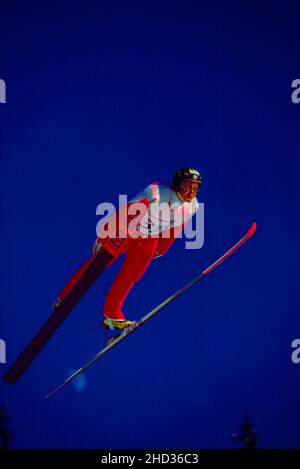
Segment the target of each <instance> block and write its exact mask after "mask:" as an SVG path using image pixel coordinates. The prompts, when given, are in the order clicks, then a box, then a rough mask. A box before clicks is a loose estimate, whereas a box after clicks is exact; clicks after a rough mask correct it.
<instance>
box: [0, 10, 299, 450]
mask: <svg viewBox="0 0 300 469" xmlns="http://www.w3.org/2000/svg"><path fill="white" fill-rule="evenodd" d="M298 16H299V6H294V8H291V7H288V6H287V5H286V6H282V5H280V6H279V5H277V4H274V3H272V2H267V3H264V4H263V5H262V4H261V3H260V2H251V3H250V2H245V3H243V4H239V3H238V2H214V3H213V5H212V4H209V3H206V2H185V3H183V2H182V3H179V2H177V3H175V4H174V3H173V4H172V5H171V4H170V3H169V2H161V3H155V2H154V3H153V2H142V3H141V2H139V3H134V2H128V3H127V4H126V5H125V3H124V2H110V3H109V4H104V3H103V2H99V3H98V4H95V3H94V2H90V3H89V2H87V3H85V4H81V5H80V4H78V3H76V2H75V3H73V4H72V5H71V4H68V3H67V2H64V3H56V2H51V4H48V5H47V4H44V3H43V5H41V4H37V3H35V2H26V4H23V3H21V2H19V3H18V2H17V3H14V4H6V5H2V6H1V17H2V21H1V31H0V44H1V45H0V47H1V55H0V56H1V61H0V64H1V68H0V78H1V79H3V80H5V82H6V86H7V102H6V104H0V120H1V126H0V157H1V160H0V169H1V185H0V194H1V206H0V207H1V219H2V224H1V227H2V229H1V250H2V252H1V258H2V262H1V266H2V270H1V290H0V292H1V293H0V294H1V306H2V307H1V317H0V327H1V328H0V337H1V338H2V339H4V340H5V341H6V344H7V362H8V363H7V365H3V364H2V365H1V369H2V371H3V373H4V372H5V370H6V369H7V366H8V365H9V364H10V363H12V361H13V360H14V359H15V358H16V356H17V355H18V354H19V353H20V351H21V350H22V348H23V347H24V346H25V345H26V344H27V343H28V341H29V340H30V338H31V337H32V336H33V334H34V333H35V332H36V331H37V330H38V328H39V327H40V326H41V325H42V324H43V322H44V321H45V320H46V319H47V317H48V316H49V314H50V311H51V306H52V303H53V301H54V299H55V298H56V296H57V294H58V292H59V291H60V290H61V288H62V287H63V285H64V284H65V283H66V282H67V280H68V279H69V277H70V276H71V275H72V273H73V272H74V270H76V268H77V267H79V266H80V265H81V264H82V263H83V262H84V261H85V260H86V259H87V258H88V256H89V255H90V250H91V247H92V244H93V242H94V239H95V228H96V223H97V221H98V217H97V216H96V207H97V205H98V204H99V203H100V202H102V201H110V202H113V203H116V202H117V200H118V194H119V193H120V194H128V196H129V197H132V196H134V195H135V194H136V193H138V192H139V191H140V190H141V189H143V187H145V186H146V185H147V184H149V183H150V182H152V181H161V182H163V183H167V182H168V181H170V179H171V178H172V176H173V173H174V172H175V170H176V169H177V168H179V167H182V166H186V165H191V166H195V167H197V168H199V170H200V171H201V173H202V175H203V181H204V182H203V188H202V189H201V192H200V194H199V200H200V201H201V202H204V203H205V243H204V246H203V248H202V249H201V250H198V251H190V250H186V249H184V241H183V240H178V241H177V242H176V243H175V244H174V246H173V247H172V248H171V249H170V251H169V252H168V254H167V255H166V256H165V257H163V258H161V259H158V260H157V261H156V262H153V264H152V265H151V266H150V268H149V270H148V271H147V273H146V274H145V276H144V277H143V279H142V280H141V281H140V282H139V283H138V284H137V285H136V286H135V288H134V290H132V292H131V294H130V296H129V297H128V300H127V301H126V306H125V308H124V309H125V311H126V314H127V315H128V317H129V316H130V318H133V319H138V318H140V317H141V316H143V315H144V314H145V313H147V312H148V311H149V310H150V309H151V308H153V307H154V306H156V305H157V304H158V303H160V302H161V301H162V300H163V299H165V298H166V297H167V296H168V295H170V294H171V293H172V292H174V291H175V290H177V289H178V288H180V287H182V286H183V285H184V284H186V283H187V282H189V281H190V280H192V279H193V278H194V277H195V276H196V275H198V274H199V273H200V272H201V271H202V270H203V269H204V268H206V267H207V266H208V265H209V264H210V263H211V262H213V261H214V260H215V259H216V258H217V257H219V256H220V255H221V254H223V252H224V251H225V250H227V249H228V248H229V247H231V245H232V244H234V243H235V242H236V241H237V240H238V239H240V237H241V236H242V235H243V234H244V233H245V232H246V230H247V229H248V228H249V226H250V224H251V223H252V222H253V221H256V222H257V225H258V229H257V233H256V235H255V237H254V238H253V239H252V240H251V241H250V242H249V243H248V244H247V245H245V246H244V247H243V248H242V249H241V251H240V252H238V253H237V254H236V255H235V256H234V257H233V258H232V259H230V260H229V261H228V262H226V264H224V265H223V266H222V267H220V269H219V270H217V271H215V272H214V273H213V274H212V275H211V276H209V277H208V278H207V279H205V280H204V281H203V282H201V283H200V284H199V285H197V286H195V287H194V288H193V289H192V290H190V291H189V292H187V293H186V294H185V295H183V296H182V297H180V298H179V299H178V300H176V302H174V303H173V304H172V305H170V306H169V307H168V308H166V309H165V310H164V311H162V312H161V314H159V315H158V316H157V317H156V318H155V319H153V321H151V322H150V323H149V324H147V325H145V327H144V328H143V329H141V330H139V331H137V332H136V333H135V334H133V335H132V336H131V337H129V338H128V340H126V341H124V343H122V345H120V347H118V348H117V347H116V348H115V350H113V351H112V352H111V353H110V354H109V355H107V356H106V357H105V358H103V361H102V362H99V363H97V364H95V365H94V367H93V368H91V369H90V370H89V371H88V372H87V373H86V374H85V376H84V378H83V379H84V383H83V384H82V383H81V385H79V388H77V389H76V388H74V387H73V386H71V385H70V386H69V387H68V388H65V389H64V390H63V391H62V392H61V393H60V394H58V395H57V396H55V397H53V399H51V400H45V399H44V395H45V394H46V393H47V392H48V391H50V390H51V389H52V388H53V387H55V386H56V385H57V384H59V382H60V381H61V380H63V379H65V377H66V376H67V373H68V371H69V370H71V369H76V368H77V367H79V366H81V365H82V364H83V363H84V362H86V361H87V360H89V359H90V358H91V356H92V355H94V354H95V353H96V352H97V351H98V350H99V349H100V348H101V347H102V346H103V340H104V339H103V334H102V331H101V330H99V329H98V330H97V329H96V330H94V328H93V327H94V325H95V323H96V322H97V321H99V319H101V317H102V306H103V301H104V298H105V294H106V293H107V291H108V289H109V286H110V284H111V282H112V280H113V278H114V276H115V275H116V273H117V271H118V268H119V267H120V261H118V262H117V263H115V265H114V266H113V267H112V268H111V269H109V270H108V271H107V272H105V273H104V274H103V275H102V276H101V277H100V278H99V279H98V280H97V282H96V283H95V285H94V286H93V287H92V288H91V290H90V291H89V292H88V294H87V295H86V296H85V297H84V298H83V300H82V301H81V302H80V304H79V305H78V306H77V307H76V308H75V309H74V311H73V312H72V314H71V315H70V317H69V319H68V320H67V321H66V323H65V324H64V325H63V326H62V327H61V329H60V330H59V331H58V332H57V334H56V335H55V337H54V338H53V339H52V340H51V342H50V343H49V344H48V345H47V347H46V348H45V350H44V351H43V352H42V353H41V355H40V356H39V357H38V359H37V360H36V361H35V363H34V364H33V365H32V367H31V368H30V369H29V370H28V372H27V373H26V374H25V375H24V377H23V378H22V380H20V382H19V383H18V384H17V385H16V386H14V387H10V386H8V385H7V384H6V383H4V382H1V383H0V390H1V391H0V392H1V399H0V402H1V403H3V404H4V405H5V407H6V409H7V412H8V413H9V414H10V415H11V417H12V421H11V428H12V430H13V433H14V435H15V437H14V440H13V447H15V448H151V447H152V448H153V447H157V448H167V447H168V448H189V447H190V448H191V447H193V448H231V447H236V446H237V444H236V443H235V442H232V441H231V434H232V433H233V432H236V431H238V427H239V424H240V422H241V419H242V415H243V412H244V411H245V410H247V411H248V412H249V415H250V417H251V419H252V421H253V423H254V425H255V427H256V428H257V431H258V433H259V434H260V435H261V437H262V440H261V443H260V447H263V448H292V447H298V448H299V446H300V431H299V418H298V416H299V392H298V390H299V386H300V379H299V376H300V364H299V365H295V364H293V363H292V361H291V353H292V349H291V343H292V341H293V340H294V339H295V338H299V337H300V330H299V306H300V300H299V295H298V290H299V288H298V262H297V260H298V252H299V247H298V244H299V235H300V217H299V201H300V200H299V198H300V197H299V189H298V180H299V169H300V163H299V149H300V134H299V123H300V117H299V116H300V104H299V105H297V104H294V103H293V102H292V101H291V92H292V89H291V83H292V81H293V80H294V79H296V78H300V71H299V52H300V51H299V48H300V46H299V40H298V36H299V25H298V19H297V18H298Z"/></svg>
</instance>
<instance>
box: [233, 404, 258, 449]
mask: <svg viewBox="0 0 300 469" xmlns="http://www.w3.org/2000/svg"><path fill="white" fill-rule="evenodd" d="M232 439H233V440H236V441H241V443H242V445H243V448H245V449H255V448H256V445H257V444H258V442H259V441H260V436H258V435H257V433H256V430H255V428H254V427H253V425H252V423H251V421H250V418H249V415H248V414H247V412H245V413H244V416H243V421H242V423H241V425H240V433H233V435H232Z"/></svg>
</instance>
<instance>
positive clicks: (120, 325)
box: [103, 318, 135, 331]
mask: <svg viewBox="0 0 300 469" xmlns="http://www.w3.org/2000/svg"><path fill="white" fill-rule="evenodd" d="M134 323H135V321H127V320H126V319H121V320H120V319H118V320H117V319H109V318H104V321H103V327H104V329H111V330H118V331H122V330H124V329H127V328H128V327H130V326H132V324H134Z"/></svg>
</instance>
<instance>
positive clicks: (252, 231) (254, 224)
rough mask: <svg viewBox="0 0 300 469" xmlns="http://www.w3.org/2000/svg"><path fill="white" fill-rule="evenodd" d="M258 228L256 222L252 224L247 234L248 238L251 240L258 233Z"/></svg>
mask: <svg viewBox="0 0 300 469" xmlns="http://www.w3.org/2000/svg"><path fill="white" fill-rule="evenodd" d="M256 228H257V224H256V223H255V222H254V223H252V225H251V226H250V228H249V231H248V233H247V237H248V238H251V236H253V235H254V233H255V231H256Z"/></svg>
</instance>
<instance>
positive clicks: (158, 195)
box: [99, 183, 198, 320]
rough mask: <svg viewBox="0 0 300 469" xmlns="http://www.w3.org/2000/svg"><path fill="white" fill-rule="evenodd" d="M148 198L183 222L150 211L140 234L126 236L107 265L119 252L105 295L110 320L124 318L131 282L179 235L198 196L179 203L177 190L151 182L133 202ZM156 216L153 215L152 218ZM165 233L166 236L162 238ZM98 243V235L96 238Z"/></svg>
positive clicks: (192, 210) (151, 202) (196, 204)
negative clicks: (165, 206) (174, 222)
mask: <svg viewBox="0 0 300 469" xmlns="http://www.w3.org/2000/svg"><path fill="white" fill-rule="evenodd" d="M145 198H147V199H148V201H149V209H150V206H151V204H161V203H167V204H168V207H169V210H170V213H171V212H173V219H174V215H175V217H176V216H177V220H182V223H180V224H179V225H178V224H177V226H176V227H175V228H174V227H172V226H171V224H170V214H169V216H168V217H166V218H165V219H161V218H160V219H159V221H158V219H153V214H152V213H151V210H149V209H148V214H147V216H146V218H145V219H143V220H142V221H141V222H140V227H139V229H140V232H141V237H139V238H136V239H133V238H129V239H128V240H127V242H126V243H125V244H124V247H123V248H122V249H121V251H120V252H119V254H118V255H117V256H116V257H115V258H114V259H113V260H112V261H111V263H110V264H109V266H110V265H111V264H112V263H113V262H114V261H115V260H116V259H117V258H119V257H120V256H121V255H122V254H125V259H124V262H123V264H122V266H121V269H120V270H119V272H118V274H117V276H116V277H115V279H114V281H113V283H112V285H111V288H110V290H109V292H108V294H107V296H106V298H105V303H104V316H105V317H107V318H109V319H116V320H124V319H125V317H124V313H123V311H122V306H123V303H124V301H125V300H126V297H127V295H128V293H129V292H130V290H131V289H132V287H133V286H134V284H135V283H136V282H137V281H138V280H139V279H140V278H141V277H142V276H143V275H144V273H145V271H146V270H147V268H148V266H149V264H150V263H151V261H152V259H153V258H156V257H159V256H162V255H163V254H165V252H166V251H167V250H168V249H169V247H170V246H171V245H172V243H173V242H174V241H175V239H176V238H177V237H178V236H179V235H180V234H181V232H182V229H183V227H184V225H185V224H186V222H187V221H188V220H189V219H190V218H191V217H192V216H193V215H194V213H195V212H196V211H197V210H198V202H197V199H196V198H194V199H193V201H192V202H190V203H187V202H182V201H181V200H180V199H179V198H178V197H177V195H176V193H175V192H174V191H173V190H172V189H171V188H170V187H167V186H162V185H161V184H158V183H153V184H150V185H149V186H147V187H146V188H145V189H144V190H143V191H142V192H141V193H140V194H138V195H137V196H136V197H135V198H134V199H133V201H140V200H142V199H145ZM154 218H155V217H154ZM166 232H168V233H167V234H168V235H169V237H162V233H165V235H166ZM99 241H100V242H101V237H100V238H99Z"/></svg>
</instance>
